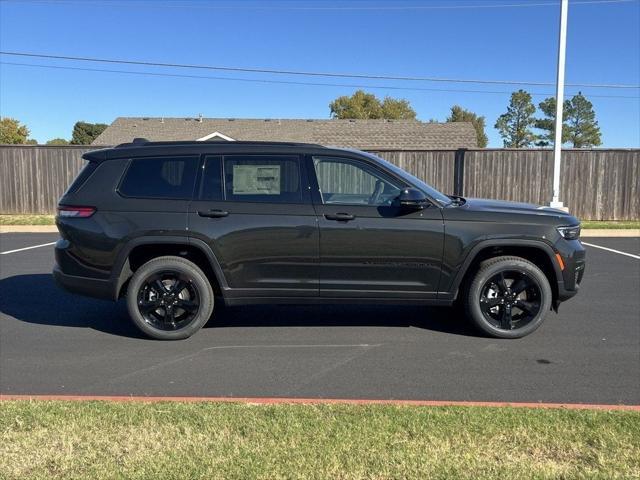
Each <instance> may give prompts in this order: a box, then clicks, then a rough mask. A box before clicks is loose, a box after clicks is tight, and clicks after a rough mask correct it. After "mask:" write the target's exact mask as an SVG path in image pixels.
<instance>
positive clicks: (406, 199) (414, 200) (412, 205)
mask: <svg viewBox="0 0 640 480" xmlns="http://www.w3.org/2000/svg"><path fill="white" fill-rule="evenodd" d="M394 203H395V204H396V206H398V207H400V208H403V209H406V210H422V209H423V208H424V207H426V206H428V205H429V201H428V200H427V197H426V195H425V194H424V193H423V192H422V191H421V190H418V189H417V188H405V189H403V190H402V191H401V192H400V195H398V196H397V197H396V198H395V201H394Z"/></svg>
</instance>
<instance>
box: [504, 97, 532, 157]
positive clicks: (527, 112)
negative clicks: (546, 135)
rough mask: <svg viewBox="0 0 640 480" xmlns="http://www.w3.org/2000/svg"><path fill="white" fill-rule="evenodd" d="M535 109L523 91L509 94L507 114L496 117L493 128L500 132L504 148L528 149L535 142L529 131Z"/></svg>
mask: <svg viewBox="0 0 640 480" xmlns="http://www.w3.org/2000/svg"><path fill="white" fill-rule="evenodd" d="M535 111H536V107H535V106H534V105H533V102H532V101H531V95H530V94H529V93H528V92H525V91H524V90H518V91H517V92H513V93H512V94H511V101H510V102H509V106H508V107H507V112H506V113H503V114H502V115H500V116H499V117H498V120H497V121H496V124H495V128H497V129H498V131H499V132H500V136H501V137H502V140H503V143H504V146H505V147H509V148H524V147H529V146H531V144H532V143H533V142H534V141H535V140H536V136H535V135H534V134H533V132H532V131H531V127H533V126H534V124H535V121H536V120H535V118H534V117H533V114H534V113H535Z"/></svg>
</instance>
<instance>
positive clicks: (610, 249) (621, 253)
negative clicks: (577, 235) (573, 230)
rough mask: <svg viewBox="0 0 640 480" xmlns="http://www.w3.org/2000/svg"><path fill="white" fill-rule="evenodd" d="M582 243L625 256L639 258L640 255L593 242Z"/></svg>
mask: <svg viewBox="0 0 640 480" xmlns="http://www.w3.org/2000/svg"><path fill="white" fill-rule="evenodd" d="M582 244H583V245H586V246H587V247H593V248H599V249H600V250H606V251H607V252H613V253H618V254H620V255H626V256H627V257H631V258H635V259H637V260H640V255H634V254H633V253H627V252H621V251H620V250H614V249H613V248H608V247H602V246H600V245H594V244H593V243H587V242H582Z"/></svg>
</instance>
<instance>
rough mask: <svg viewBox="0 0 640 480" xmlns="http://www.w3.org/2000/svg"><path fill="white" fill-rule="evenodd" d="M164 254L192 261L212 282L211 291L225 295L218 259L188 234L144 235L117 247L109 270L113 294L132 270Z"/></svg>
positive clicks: (121, 289)
mask: <svg viewBox="0 0 640 480" xmlns="http://www.w3.org/2000/svg"><path fill="white" fill-rule="evenodd" d="M163 255H175V256H179V257H183V258H186V259H188V260H191V261H193V262H194V263H195V264H196V265H198V266H199V267H200V268H202V270H203V271H204V273H205V274H206V275H207V277H208V278H209V279H210V281H211V283H212V287H213V289H214V293H215V294H216V295H217V296H221V297H222V298H223V299H224V298H225V292H226V290H227V288H228V285H227V282H226V279H225V276H224V273H223V270H222V267H221V266H220V262H219V261H218V259H217V258H216V256H215V254H214V253H213V251H212V250H211V247H209V245H207V244H206V243H205V242H203V241H202V240H199V239H194V238H191V237H187V236H143V237H136V238H134V239H132V240H130V241H129V242H127V243H126V245H125V246H124V247H122V249H121V250H120V252H119V254H118V256H117V259H116V262H115V268H114V270H113V273H112V284H113V287H114V291H113V297H114V300H118V299H119V298H120V297H121V296H122V293H123V292H124V291H126V285H127V283H128V282H129V280H130V279H131V277H132V276H133V274H134V272H135V270H136V269H137V268H138V267H140V266H141V264H143V263H145V262H146V261H148V260H150V259H152V258H155V257H158V256H163Z"/></svg>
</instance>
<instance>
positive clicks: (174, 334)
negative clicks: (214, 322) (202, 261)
mask: <svg viewBox="0 0 640 480" xmlns="http://www.w3.org/2000/svg"><path fill="white" fill-rule="evenodd" d="M165 270H174V271H177V272H180V273H183V274H185V275H188V276H189V277H190V278H191V279H192V280H193V285H194V286H195V288H197V290H198V295H199V296H200V310H199V312H198V315H197V316H196V318H195V319H193V320H192V321H191V323H190V324H189V325H187V326H185V327H183V328H181V329H180V330H175V331H165V330H159V329H157V328H154V327H153V326H152V325H150V324H149V323H147V321H146V320H145V319H144V317H143V316H142V314H141V313H140V311H139V309H138V292H139V290H140V288H141V287H142V285H143V283H144V281H145V280H146V279H147V277H149V276H150V275H153V274H154V273H157V272H160V271H165ZM213 304H214V295H213V289H212V288H211V284H210V283H209V280H208V278H207V276H206V275H205V274H204V273H203V272H202V270H200V268H198V266H196V265H195V264H194V263H192V262H190V261H189V260H185V259H183V258H180V257H159V258H154V259H153V260H150V261H148V262H147V263H145V264H144V265H143V266H142V267H140V268H139V269H138V270H136V272H135V274H134V275H133V277H132V278H131V281H130V282H129V286H128V287H127V308H128V310H129V316H130V317H131V320H132V321H133V323H134V325H135V326H136V327H137V328H138V329H140V330H141V331H142V332H143V333H144V334H145V335H147V336H149V337H151V338H154V339H156V340H181V339H184V338H188V337H190V336H191V335H193V334H194V333H196V332H197V331H198V330H200V329H201V328H202V327H203V326H204V325H205V324H206V323H207V321H208V320H209V318H210V317H211V314H212V312H213Z"/></svg>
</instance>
